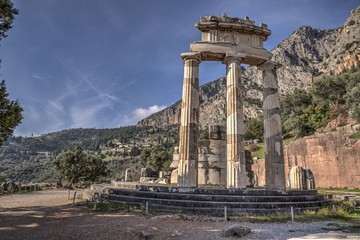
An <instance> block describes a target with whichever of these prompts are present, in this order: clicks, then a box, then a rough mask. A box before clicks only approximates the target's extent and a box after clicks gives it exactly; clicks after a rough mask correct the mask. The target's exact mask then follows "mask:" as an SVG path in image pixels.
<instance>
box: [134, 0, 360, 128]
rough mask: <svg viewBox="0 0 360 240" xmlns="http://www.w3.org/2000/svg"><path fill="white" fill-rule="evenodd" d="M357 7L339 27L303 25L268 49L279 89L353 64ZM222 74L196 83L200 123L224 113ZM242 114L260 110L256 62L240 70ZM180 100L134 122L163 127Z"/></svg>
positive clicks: (175, 115) (176, 116)
mask: <svg viewBox="0 0 360 240" xmlns="http://www.w3.org/2000/svg"><path fill="white" fill-rule="evenodd" d="M359 36H360V7H358V8H357V9H355V10H353V11H352V12H351V15H350V17H349V18H348V20H347V21H346V22H345V24H344V25H343V26H342V27H339V28H336V29H331V30H320V29H313V28H312V27H310V26H303V27H300V28H299V29H297V30H296V31H295V32H294V33H292V34H291V35H290V36H289V37H288V38H287V39H285V40H284V41H283V42H281V43H280V44H279V45H278V46H277V47H276V48H274V49H273V50H272V51H271V53H272V54H273V57H272V60H273V61H275V62H278V63H280V64H282V67H281V68H279V69H278V71H277V74H278V82H279V88H280V93H287V92H292V91H294V89H296V88H302V89H303V88H307V87H308V86H310V84H311V82H312V80H313V78H314V77H315V76H317V75H320V74H322V73H330V72H331V73H335V74H336V73H340V72H342V71H344V70H345V69H349V68H351V67H353V66H357V64H358V62H359V60H360V37H359ZM225 81H226V80H225V78H220V79H218V80H215V81H213V82H210V83H207V84H205V85H203V86H201V87H200V124H201V125H202V126H206V125H209V124H221V123H223V122H224V121H225V114H226V112H225V111H226V101H225V98H226V85H225ZM242 81H243V85H244V88H243V90H244V98H245V103H244V113H245V118H253V117H255V116H256V115H257V113H258V112H260V111H261V106H262V92H261V91H262V90H261V86H262V78H261V74H260V72H259V71H257V67H256V66H251V67H248V68H247V69H246V70H245V71H244V72H243V78H242ZM180 103H181V101H179V102H177V103H175V104H174V105H172V106H170V107H168V108H166V109H164V110H162V111H160V112H158V113H155V114H153V115H151V116H149V117H147V118H145V119H143V120H141V121H139V122H138V125H140V126H157V127H163V126H167V125H172V124H178V123H179V122H180V108H181V106H180Z"/></svg>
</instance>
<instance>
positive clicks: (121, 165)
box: [0, 126, 178, 182]
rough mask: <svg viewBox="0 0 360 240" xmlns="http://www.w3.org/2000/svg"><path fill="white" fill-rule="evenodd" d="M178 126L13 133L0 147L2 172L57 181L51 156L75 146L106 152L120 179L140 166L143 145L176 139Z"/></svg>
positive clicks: (27, 179)
mask: <svg viewBox="0 0 360 240" xmlns="http://www.w3.org/2000/svg"><path fill="white" fill-rule="evenodd" d="M177 134H178V129H177V128H176V127H170V128H164V129H159V128H153V127H139V126H129V127H121V128H113V129H94V128H91V129H85V128H78V129H69V130H63V131H59V132H54V133H49V134H44V135H42V136H39V137H11V138H9V139H8V141H6V142H5V143H4V144H3V146H2V147H1V148H0V175H3V176H4V177H6V178H7V179H11V180H13V181H19V182H30V181H34V182H42V181H56V180H57V178H58V177H57V176H56V174H55V171H54V168H53V166H52V163H51V161H52V159H54V158H55V157H56V155H57V154H58V153H60V152H61V151H66V150H69V149H71V148H73V147H75V146H80V147H82V148H84V149H88V150H92V151H94V152H97V153H101V154H103V155H104V157H105V160H106V161H109V164H110V165H109V169H110V171H111V175H110V177H111V178H112V179H121V178H123V177H124V173H125V169H126V168H131V167H133V168H140V167H141V165H140V160H139V159H138V156H139V154H140V153H141V151H142V149H144V148H149V147H151V146H156V145H159V144H164V143H166V144H168V145H169V146H171V145H172V144H174V143H176V141H177V139H178V138H177Z"/></svg>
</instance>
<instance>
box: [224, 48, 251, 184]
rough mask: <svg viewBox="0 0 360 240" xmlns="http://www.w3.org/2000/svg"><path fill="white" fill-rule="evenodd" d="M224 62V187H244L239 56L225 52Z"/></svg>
mask: <svg viewBox="0 0 360 240" xmlns="http://www.w3.org/2000/svg"><path fill="white" fill-rule="evenodd" d="M224 63H226V143H227V144H226V148H227V181H226V187H227V188H245V187H246V180H245V179H246V171H245V152H244V113H243V98H242V89H241V88H242V83H241V58H240V57H238V56H234V55H229V54H227V55H226V57H225V59H224Z"/></svg>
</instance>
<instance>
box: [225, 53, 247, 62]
mask: <svg viewBox="0 0 360 240" xmlns="http://www.w3.org/2000/svg"><path fill="white" fill-rule="evenodd" d="M244 58H245V55H244V54H236V53H227V54H226V55H225V57H224V59H223V60H222V63H224V64H228V63H230V62H237V63H241V62H242V60H243V59H244Z"/></svg>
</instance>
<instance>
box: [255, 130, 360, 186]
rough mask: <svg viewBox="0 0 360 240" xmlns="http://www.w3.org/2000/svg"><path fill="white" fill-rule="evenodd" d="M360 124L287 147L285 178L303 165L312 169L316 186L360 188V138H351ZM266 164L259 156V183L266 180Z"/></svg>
mask: <svg viewBox="0 0 360 240" xmlns="http://www.w3.org/2000/svg"><path fill="white" fill-rule="evenodd" d="M358 127H359V126H346V127H342V128H338V129H337V131H334V132H330V133H324V134H319V135H314V136H310V137H306V138H303V139H299V140H296V141H294V142H292V143H291V144H290V145H289V146H287V147H286V148H285V150H284V151H285V152H284V156H285V174H286V175H285V176H286V180H288V174H289V172H290V170H291V168H292V167H294V166H300V167H303V168H305V169H310V170H311V171H312V172H313V174H314V179H315V187H316V188H318V187H326V188H328V187H334V188H345V187H347V188H359V187H360V140H357V141H356V140H350V139H349V136H350V135H351V134H353V133H354V132H356V131H358ZM264 164H265V162H264V160H263V159H259V160H254V164H253V165H252V170H253V171H254V172H255V173H256V174H257V176H258V183H259V186H264V184H265V166H264Z"/></svg>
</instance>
